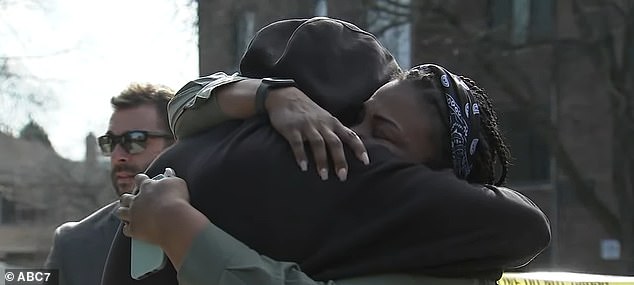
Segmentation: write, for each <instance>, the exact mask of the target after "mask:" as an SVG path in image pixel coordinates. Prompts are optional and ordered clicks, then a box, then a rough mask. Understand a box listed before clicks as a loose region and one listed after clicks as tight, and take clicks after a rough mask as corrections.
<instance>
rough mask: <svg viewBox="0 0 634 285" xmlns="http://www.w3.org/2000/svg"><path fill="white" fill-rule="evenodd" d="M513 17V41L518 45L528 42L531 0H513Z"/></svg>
mask: <svg viewBox="0 0 634 285" xmlns="http://www.w3.org/2000/svg"><path fill="white" fill-rule="evenodd" d="M512 7H513V10H512V14H511V15H512V18H511V20H512V21H511V23H512V24H511V42H512V43H513V44H516V45H522V44H525V43H526V40H527V39H528V26H529V24H530V17H531V14H530V13H531V0H513V2H512Z"/></svg>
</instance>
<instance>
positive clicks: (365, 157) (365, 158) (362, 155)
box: [361, 152, 370, 165]
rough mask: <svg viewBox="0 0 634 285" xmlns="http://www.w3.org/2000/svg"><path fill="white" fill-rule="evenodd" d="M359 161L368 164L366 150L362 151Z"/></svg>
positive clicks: (368, 158) (368, 159)
mask: <svg viewBox="0 0 634 285" xmlns="http://www.w3.org/2000/svg"><path fill="white" fill-rule="evenodd" d="M361 161H362V162H363V164H365V165H368V164H370V157H368V153H367V152H364V153H362V154H361Z"/></svg>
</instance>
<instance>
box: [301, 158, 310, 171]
mask: <svg viewBox="0 0 634 285" xmlns="http://www.w3.org/2000/svg"><path fill="white" fill-rule="evenodd" d="M299 168H300V169H301V170H302V171H306V170H308V163H307V162H306V161H305V160H302V161H300V162H299Z"/></svg>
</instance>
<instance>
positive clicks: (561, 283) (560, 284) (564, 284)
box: [498, 272, 634, 285]
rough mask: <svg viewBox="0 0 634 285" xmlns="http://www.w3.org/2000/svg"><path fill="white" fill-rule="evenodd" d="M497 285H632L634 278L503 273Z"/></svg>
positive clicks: (570, 274) (566, 273) (560, 273)
mask: <svg viewBox="0 0 634 285" xmlns="http://www.w3.org/2000/svg"><path fill="white" fill-rule="evenodd" d="M498 284H499V285H634V277H626V276H612V275H596V274H584V273H570V272H527V273H512V272H509V273H504V275H502V279H500V281H498Z"/></svg>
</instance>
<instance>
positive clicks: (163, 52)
mask: <svg viewBox="0 0 634 285" xmlns="http://www.w3.org/2000/svg"><path fill="white" fill-rule="evenodd" d="M191 2H192V1H191V0H108V1H103V0H0V43H1V44H0V58H3V57H9V58H11V59H10V67H11V68H12V70H13V71H14V72H15V73H18V74H20V75H21V77H23V78H24V80H22V81H23V82H21V84H19V86H18V87H16V88H17V89H18V90H17V91H16V92H17V93H21V92H23V93H24V94H34V95H33V96H35V98H38V99H39V100H41V101H43V102H44V104H43V106H42V107H41V108H37V107H32V106H31V107H27V105H28V106H30V105H29V104H26V103H24V101H19V102H17V103H16V102H15V100H14V101H13V105H12V104H9V103H8V102H9V100H6V98H5V101H6V102H4V103H3V102H0V113H2V114H4V116H0V120H2V121H0V122H1V123H3V124H4V125H5V126H8V127H9V130H10V131H13V133H14V134H15V133H16V130H19V129H20V128H21V127H22V126H24V124H25V123H26V122H28V120H29V119H33V120H34V121H35V122H37V123H38V124H40V125H41V126H42V127H43V128H44V129H45V130H46V132H47V133H48V136H49V140H50V141H51V143H52V145H53V147H54V149H55V150H56V151H57V152H58V153H59V154H60V155H61V156H63V157H65V158H68V159H72V160H82V159H83V157H84V154H85V146H84V142H85V138H86V135H87V134H88V133H89V132H92V133H94V134H95V135H96V136H99V135H101V134H104V133H105V131H106V129H107V124H108V120H109V117H110V114H111V112H112V109H111V108H110V103H109V100H110V98H111V97H112V96H115V95H117V94H118V93H119V92H121V91H122V90H123V89H125V87H126V86H128V84H130V83H131V82H135V81H136V82H149V83H160V84H165V85H167V86H169V87H172V88H173V89H175V90H177V89H179V88H180V87H181V86H183V85H185V83H187V82H188V81H189V80H192V79H194V78H196V76H197V75H198V46H197V42H196V40H197V35H196V28H195V23H196V7H195V4H191ZM0 84H2V82H0ZM5 88H6V86H5ZM2 98H3V97H0V100H2Z"/></svg>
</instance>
